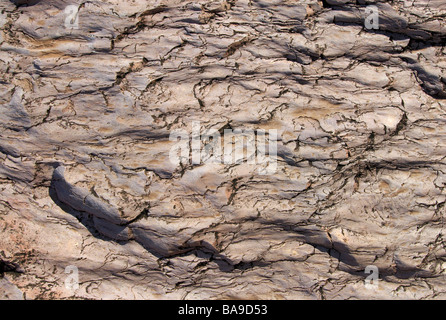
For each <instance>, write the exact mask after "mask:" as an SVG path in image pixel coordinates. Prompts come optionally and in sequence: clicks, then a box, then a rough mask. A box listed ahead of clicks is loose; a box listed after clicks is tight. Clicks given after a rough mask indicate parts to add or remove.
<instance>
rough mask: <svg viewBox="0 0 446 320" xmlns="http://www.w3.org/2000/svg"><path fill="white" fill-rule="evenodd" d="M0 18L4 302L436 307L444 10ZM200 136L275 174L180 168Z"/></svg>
mask: <svg viewBox="0 0 446 320" xmlns="http://www.w3.org/2000/svg"><path fill="white" fill-rule="evenodd" d="M370 5H374V6H376V7H377V9H378V11H379V29H371V30H369V29H367V28H365V27H364V21H365V18H366V8H367V7H368V6H370ZM70 6H71V7H70ZM67 7H68V10H67ZM0 10H1V11H0V12H1V15H0V27H1V32H0V61H1V63H0V70H1V73H0V90H1V93H2V94H1V95H0V104H1V106H0V127H1V139H0V190H1V192H0V194H1V196H0V226H1V228H0V230H2V231H1V236H0V259H1V260H0V261H1V270H0V277H2V279H0V288H1V289H2V290H3V291H1V292H0V296H1V297H2V298H27V299H34V298H44V299H48V298H71V297H76V298H94V299H98V298H106V299H108V298H111V299H115V298H125V299H134V298H137V299H140V298H155V299H156V298H185V299H195V298H212V299H217V298H218V299H225V298H260V299H294V298H310V299H347V298H400V299H407V298H416V299H419V298H430V299H432V298H446V296H445V295H444V291H445V290H446V287H445V281H444V269H445V265H444V263H445V262H444V260H445V254H446V251H445V249H444V242H443V219H444V214H445V209H444V204H445V200H446V198H445V193H444V187H445V183H446V165H445V162H444V158H445V155H446V143H445V141H446V140H445V139H444V135H445V134H446V129H445V128H446V127H445V125H444V124H445V123H446V113H445V111H446V104H445V102H444V100H443V99H444V98H445V97H446V91H445V83H446V81H445V78H446V76H445V75H446V73H445V68H446V59H445V55H444V54H445V49H444V40H445V39H446V29H445V28H446V27H445V24H444V22H445V21H444V13H445V10H446V6H445V3H444V1H442V0H437V1H433V0H430V1H427V0H426V1H424V0H423V1H392V2H387V1H349V0H342V1H341V0H326V1H314V0H305V1H238V0H237V1H195V2H185V1H173V0H172V1H169V0H165V1H122V0H119V1H118V0H106V1H88V2H81V1H66V0H49V1H2V2H1V3H0ZM197 122H199V123H200V126H201V128H202V130H214V131H218V132H223V131H224V129H232V130H237V129H242V130H252V131H253V132H256V134H259V132H261V130H277V134H278V141H277V157H276V160H277V168H276V169H275V171H274V172H273V173H271V172H267V174H265V172H264V171H262V170H259V169H265V168H266V166H267V164H265V163H263V162H260V163H256V164H255V165H252V164H248V163H247V162H246V161H241V162H240V163H221V162H220V163H219V162H212V163H211V162H206V163H198V164H194V163H193V162H190V161H187V162H186V163H185V164H184V163H182V164H175V163H174V162H172V161H171V151H172V148H173V147H174V146H175V144H176V143H177V141H175V140H174V139H170V136H171V134H172V133H173V132H175V131H178V130H183V132H187V133H188V134H190V133H191V132H192V130H193V129H192V124H193V123H197ZM231 141H232V140H231ZM69 266H74V267H76V268H77V270H78V276H79V287H76V288H73V287H70V286H67V285H66V279H67V277H68V276H69V274H68V273H65V271H66V270H67V269H66V268H67V267H69ZM368 266H374V267H376V268H377V270H378V272H379V278H380V281H379V283H378V286H367V285H366V282H365V279H366V277H367V276H368V273H365V270H366V269H367V267H368ZM70 270H72V269H70ZM367 270H368V269H367Z"/></svg>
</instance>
